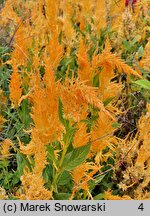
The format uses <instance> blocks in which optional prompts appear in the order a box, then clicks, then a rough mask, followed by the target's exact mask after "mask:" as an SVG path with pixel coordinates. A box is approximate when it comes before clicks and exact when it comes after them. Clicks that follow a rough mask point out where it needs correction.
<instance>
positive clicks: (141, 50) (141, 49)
mask: <svg viewBox="0 0 150 216" xmlns="http://www.w3.org/2000/svg"><path fill="white" fill-rule="evenodd" d="M143 52H144V48H143V46H140V47H139V49H138V57H139V58H141V57H142V56H143Z"/></svg>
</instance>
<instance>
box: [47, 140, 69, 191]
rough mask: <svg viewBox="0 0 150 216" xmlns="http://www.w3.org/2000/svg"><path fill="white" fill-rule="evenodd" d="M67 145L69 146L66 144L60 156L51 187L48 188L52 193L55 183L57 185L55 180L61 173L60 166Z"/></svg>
mask: <svg viewBox="0 0 150 216" xmlns="http://www.w3.org/2000/svg"><path fill="white" fill-rule="evenodd" d="M68 144H69V143H67V144H66V145H65V147H64V149H63V152H62V156H61V159H60V162H59V166H58V170H57V172H56V174H55V176H54V178H53V181H52V184H51V186H50V190H51V192H53V191H54V189H55V185H56V183H57V179H58V177H59V175H60V174H61V172H62V165H63V162H64V158H65V155H66V152H67V149H68Z"/></svg>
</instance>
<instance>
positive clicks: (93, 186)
mask: <svg viewBox="0 0 150 216" xmlns="http://www.w3.org/2000/svg"><path fill="white" fill-rule="evenodd" d="M104 177H105V175H100V176H98V177H97V178H96V179H95V180H91V181H90V182H89V188H90V190H91V191H92V190H94V188H95V187H96V186H97V185H98V184H99V183H100V182H101V181H102V180H103V178H104Z"/></svg>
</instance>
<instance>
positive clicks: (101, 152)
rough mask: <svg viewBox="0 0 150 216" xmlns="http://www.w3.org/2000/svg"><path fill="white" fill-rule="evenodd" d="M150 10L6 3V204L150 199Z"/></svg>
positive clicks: (125, 4)
mask: <svg viewBox="0 0 150 216" xmlns="http://www.w3.org/2000/svg"><path fill="white" fill-rule="evenodd" d="M148 4H149V3H147V2H145V1H144V2H143V4H141V3H139V1H121V0H120V1H117V3H116V1H113V0H111V1H107V0H103V1H99V0H93V1H89V0H88V1H87V0H86V1H85V0H80V1H74V0H67V1H63V0H55V1H52V0H38V1H37V2H36V4H35V2H34V1H28V0H27V1H25V2H23V1H21V0H19V1H15V2H14V4H12V2H11V1H10V0H6V1H5V3H4V6H3V8H2V13H1V21H0V24H2V25H3V26H4V27H3V28H4V29H3V34H4V37H2V39H3V38H4V41H3V44H4V45H3V47H4V48H3V49H5V47H7V48H8V49H7V50H6V51H5V52H4V51H3V52H1V53H2V61H1V62H2V63H1V67H2V70H1V71H2V75H0V79H1V80H2V81H0V86H1V89H2V90H3V91H2V90H0V97H2V101H3V102H1V101H0V107H2V112H0V141H1V145H0V152H1V155H0V169H1V167H3V169H2V170H3V174H2V175H1V177H0V182H1V184H2V188H1V191H2V196H1V197H2V199H5V198H8V197H11V198H15V199H27V200H38V199H40V200H42V199H43V200H49V199H98V198H101V199H149V197H150V196H149V194H150V191H149V174H150V169H149V146H148V140H149V139H150V138H149V132H150V128H149V127H148V126H149V124H148V123H149V113H150V110H149V102H148V96H145V95H144V93H143V92H144V89H140V88H141V87H140V86H142V87H143V86H144V88H147V89H148V87H147V86H148V85H149V81H148V79H149V76H148V75H145V73H146V72H145V70H149V65H148V56H147V53H148V49H149V42H148V37H149V36H148V33H147V30H146V25H148V22H149V21H148V20H149V15H148V11H146V10H145V9H144V8H145V7H146V6H147V5H148ZM99 5H100V7H99ZM141 8H142V11H143V14H142V15H140V16H138V15H137V14H138V11H140V10H141ZM122 14H123V16H122ZM10 17H11V20H10ZM143 17H144V18H143ZM116 20H117V22H116ZM143 20H146V21H143ZM138 23H141V26H142V28H143V27H144V28H145V34H143V33H142V32H141V31H140V27H136V26H138V25H137V24H138ZM145 23H147V24H145ZM136 28H137V29H136ZM7 32H8V33H9V34H8V35H7V36H5V35H6V33H7ZM137 32H138V34H139V35H138V37H135V36H136V34H137ZM138 42H139V43H140V45H139V44H138ZM144 49H145V51H144ZM130 56H131V57H132V58H130ZM1 71H0V72H1ZM6 71H7V73H6ZM143 71H144V72H143ZM6 74H7V79H6V78H5V76H6ZM139 79H140V80H144V81H146V84H144V85H140V86H137V84H138V83H137V82H138V80H139ZM145 86H146V87H145ZM139 90H141V95H140V94H138V91H139ZM2 92H4V94H5V96H3V95H2ZM1 95H2V96H1ZM136 95H139V97H138V96H136ZM6 97H7V100H8V104H7V103H6ZM133 98H134V99H133ZM146 104H147V106H146ZM6 106H7V109H4V107H5V108H6ZM132 112H133V113H132ZM146 123H147V125H148V126H147V130H146V131H145V130H144V127H145V125H146ZM8 167H9V169H8ZM37 185H38V187H37ZM5 190H7V191H9V193H8V194H9V195H7V194H6V192H5ZM141 193H142V194H141ZM10 194H11V195H10Z"/></svg>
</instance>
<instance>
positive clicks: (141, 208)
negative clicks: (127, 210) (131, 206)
mask: <svg viewBox="0 0 150 216" xmlns="http://www.w3.org/2000/svg"><path fill="white" fill-rule="evenodd" d="M138 209H139V210H141V211H143V210H144V206H143V203H141V204H140V205H139V207H138Z"/></svg>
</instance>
